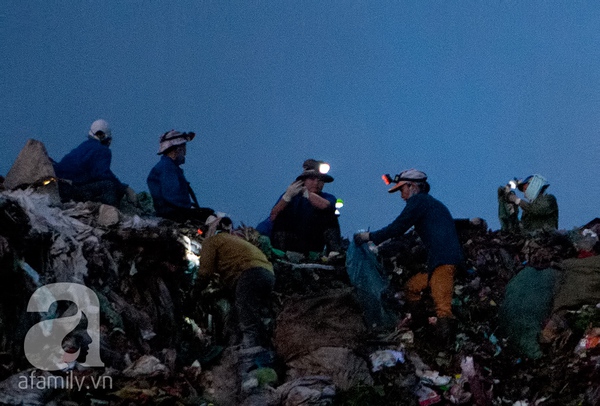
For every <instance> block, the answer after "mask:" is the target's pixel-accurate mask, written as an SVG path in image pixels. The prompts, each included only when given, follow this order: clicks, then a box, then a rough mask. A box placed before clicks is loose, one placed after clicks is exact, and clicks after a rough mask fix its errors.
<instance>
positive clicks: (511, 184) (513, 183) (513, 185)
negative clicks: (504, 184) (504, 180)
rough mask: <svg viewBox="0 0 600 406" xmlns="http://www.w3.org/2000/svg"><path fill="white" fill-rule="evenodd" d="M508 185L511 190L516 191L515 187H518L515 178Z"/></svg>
mask: <svg viewBox="0 0 600 406" xmlns="http://www.w3.org/2000/svg"><path fill="white" fill-rule="evenodd" d="M508 185H509V186H510V188H511V189H516V188H517V186H518V185H519V181H518V179H517V178H513V179H511V180H509V181H508Z"/></svg>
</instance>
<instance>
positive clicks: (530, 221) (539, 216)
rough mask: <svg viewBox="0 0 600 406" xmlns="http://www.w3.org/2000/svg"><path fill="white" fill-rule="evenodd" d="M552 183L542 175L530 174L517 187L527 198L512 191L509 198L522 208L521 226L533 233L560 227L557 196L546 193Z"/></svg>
mask: <svg viewBox="0 0 600 406" xmlns="http://www.w3.org/2000/svg"><path fill="white" fill-rule="evenodd" d="M548 186H550V184H549V183H548V181H547V180H546V178H544V177H543V176H542V175H537V174H536V175H530V176H528V177H526V178H525V179H523V180H521V181H519V182H518V185H517V188H518V189H519V190H520V191H521V192H523V194H524V195H525V198H523V199H522V198H519V197H517V195H516V194H514V193H511V194H509V195H508V196H507V199H508V200H509V201H510V202H511V203H514V204H516V205H517V206H518V207H520V208H521V210H522V214H521V228H522V229H523V231H525V232H528V233H531V232H535V231H553V230H556V229H558V203H557V201H556V197H554V195H551V194H547V193H546V189H548Z"/></svg>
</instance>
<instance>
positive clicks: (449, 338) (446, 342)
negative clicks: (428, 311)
mask: <svg viewBox="0 0 600 406" xmlns="http://www.w3.org/2000/svg"><path fill="white" fill-rule="evenodd" d="M454 323H455V320H454V319H452V318H450V317H440V318H438V319H437V323H436V324H435V329H436V335H437V338H438V340H439V342H440V344H441V346H443V347H445V348H448V349H450V347H451V346H453V345H454V339H455V336H454Z"/></svg>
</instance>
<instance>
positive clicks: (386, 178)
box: [381, 173, 401, 186]
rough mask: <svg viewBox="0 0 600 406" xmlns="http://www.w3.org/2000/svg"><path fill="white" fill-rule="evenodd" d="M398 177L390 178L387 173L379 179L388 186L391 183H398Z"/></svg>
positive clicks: (398, 175)
mask: <svg viewBox="0 0 600 406" xmlns="http://www.w3.org/2000/svg"><path fill="white" fill-rule="evenodd" d="M400 175H401V174H400V173H399V174H397V175H395V176H394V177H393V178H392V177H391V176H390V174H389V173H386V174H385V175H381V179H383V183H385V184H386V185H388V186H389V185H390V184H392V183H398V182H400V177H401V176H400Z"/></svg>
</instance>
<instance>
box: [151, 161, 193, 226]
mask: <svg viewBox="0 0 600 406" xmlns="http://www.w3.org/2000/svg"><path fill="white" fill-rule="evenodd" d="M146 182H147V184H148V189H149V190H150V194H151V195H152V200H153V201H154V210H156V214H157V215H159V216H165V215H169V214H171V213H173V212H174V211H176V210H177V209H179V208H183V209H190V208H191V207H192V199H191V197H190V192H189V183H188V181H187V180H186V179H185V176H184V175H183V170H182V169H181V168H180V167H179V165H177V164H176V163H175V161H173V160H172V159H171V158H169V157H168V156H165V155H163V156H161V157H160V161H158V163H157V164H156V165H155V166H154V168H152V170H151V171H150V174H149V175H148V178H147V179H146Z"/></svg>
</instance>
